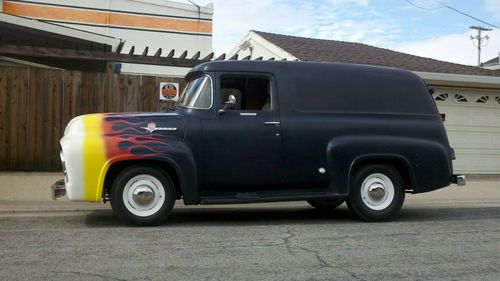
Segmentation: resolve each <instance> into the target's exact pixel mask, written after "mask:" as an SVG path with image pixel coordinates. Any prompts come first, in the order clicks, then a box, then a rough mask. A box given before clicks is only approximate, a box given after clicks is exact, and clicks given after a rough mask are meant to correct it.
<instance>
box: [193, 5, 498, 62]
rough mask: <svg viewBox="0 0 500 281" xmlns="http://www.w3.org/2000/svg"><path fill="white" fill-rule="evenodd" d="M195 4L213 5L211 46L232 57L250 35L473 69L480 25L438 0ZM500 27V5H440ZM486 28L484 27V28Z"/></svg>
mask: <svg viewBox="0 0 500 281" xmlns="http://www.w3.org/2000/svg"><path fill="white" fill-rule="evenodd" d="M411 1H412V2H413V3H414V4H416V5H418V6H422V7H424V8H427V9H432V10H423V9H419V8H416V7H413V6H411V5H410V4H409V3H408V2H407V1H405V0H377V1H375V0H314V1H305V0H304V1H292V0H213V1H211V0H194V2H196V3H198V4H200V5H205V4H207V3H209V2H213V3H214V37H213V46H214V51H215V52H216V53H222V52H228V51H230V50H231V49H232V48H233V47H234V46H236V45H237V44H238V42H239V41H240V40H241V39H242V38H243V37H244V36H245V35H246V33H247V32H248V31H249V30H251V29H254V30H260V31H267V32H274V33H281V34H289V35H297V36H305V37H313V38H321V39H333V40H342V41H352V42H360V43H366V44H370V45H374V46H378V47H384V48H389V49H393V50H398V51H403V52H406V53H411V54H416V55H421V56H426V57H432V58H436V59H441V60H447V61H452V62H457V63H462V64H475V62H476V59H477V52H475V47H474V46H473V44H472V41H471V40H470V38H469V36H470V35H471V34H473V32H472V31H471V30H469V26H471V25H479V24H481V23H479V22H477V21H475V20H473V19H470V18H468V17H465V16H463V15H460V14H458V13H456V12H453V11H451V10H449V9H446V8H443V7H442V6H441V5H439V4H438V3H436V2H435V1H434V0H411ZM184 2H187V1H184ZM441 2H443V3H446V4H447V5H450V6H453V7H454V8H457V9H459V10H462V11H464V12H466V13H469V14H472V15H474V16H476V17H479V18H481V19H483V20H485V21H488V22H491V23H493V24H495V25H497V26H500V0H476V1H465V0H441ZM482 25H484V24H482ZM489 36H490V40H489V43H488V45H487V46H486V47H485V48H484V52H483V56H482V57H483V61H484V60H486V59H490V58H492V57H493V56H496V55H498V52H500V30H498V29H495V30H494V31H492V32H489Z"/></svg>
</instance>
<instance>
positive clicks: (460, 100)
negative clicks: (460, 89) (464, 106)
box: [455, 94, 467, 102]
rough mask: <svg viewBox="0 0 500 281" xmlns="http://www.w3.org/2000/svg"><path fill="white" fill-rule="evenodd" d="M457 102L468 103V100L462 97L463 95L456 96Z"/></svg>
mask: <svg viewBox="0 0 500 281" xmlns="http://www.w3.org/2000/svg"><path fill="white" fill-rule="evenodd" d="M455 101H458V102H467V99H466V98H465V97H464V96H463V95H461V94H455Z"/></svg>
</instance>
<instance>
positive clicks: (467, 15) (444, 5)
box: [406, 0, 500, 29]
mask: <svg viewBox="0 0 500 281" xmlns="http://www.w3.org/2000/svg"><path fill="white" fill-rule="evenodd" d="M433 1H434V2H436V3H438V4H439V5H441V6H442V7H444V8H447V9H450V10H452V11H454V12H456V13H459V14H461V15H463V16H466V17H469V18H471V19H474V20H476V21H479V22H481V23H484V24H486V25H489V26H491V27H494V28H498V29H500V27H498V26H497V25H494V24H492V23H489V22H487V21H484V20H482V19H479V18H477V17H475V16H472V15H469V14H467V13H465V12H462V11H460V10H458V9H456V8H453V7H451V6H450V5H447V4H445V3H443V2H441V1H438V0H433ZM406 2H408V3H409V4H410V5H412V6H414V7H416V8H419V9H422V10H427V11H430V10H437V9H439V8H442V7H437V8H426V7H421V6H419V5H416V4H415V3H413V2H412V1H410V0H406Z"/></svg>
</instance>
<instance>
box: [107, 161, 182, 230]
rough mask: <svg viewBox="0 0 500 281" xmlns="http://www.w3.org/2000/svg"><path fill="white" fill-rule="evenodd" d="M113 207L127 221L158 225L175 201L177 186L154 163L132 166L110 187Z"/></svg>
mask: <svg viewBox="0 0 500 281" xmlns="http://www.w3.org/2000/svg"><path fill="white" fill-rule="evenodd" d="M110 195H111V196H110V199H111V207H112V208H113V212H114V213H115V214H116V215H117V216H118V217H119V218H120V219H121V220H122V221H124V222H126V223H128V224H132V225H140V226H147V225H158V224H160V223H161V222H162V221H163V220H165V219H166V218H167V216H168V215H169V213H170V211H171V210H172V208H173V206H174V203H175V187H174V184H173V181H172V179H171V178H170V176H169V175H168V174H166V173H165V172H163V171H162V170H160V169H158V168H156V167H153V166H131V167H129V168H126V169H125V170H123V171H122V172H121V173H120V174H119V175H118V176H117V178H116V179H115V181H114V182H113V185H112V187H111V194H110Z"/></svg>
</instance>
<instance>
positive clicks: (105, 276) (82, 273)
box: [53, 271, 128, 281]
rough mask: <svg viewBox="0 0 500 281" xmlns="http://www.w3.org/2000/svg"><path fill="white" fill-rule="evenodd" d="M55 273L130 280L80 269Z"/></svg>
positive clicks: (121, 280)
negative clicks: (80, 270)
mask: <svg viewBox="0 0 500 281" xmlns="http://www.w3.org/2000/svg"><path fill="white" fill-rule="evenodd" d="M53 272H54V273H55V274H73V275H79V276H91V277H99V278H102V279H104V280H117V281H128V280H127V279H120V278H117V277H113V276H108V275H104V274H95V273H86V272H79V271H53Z"/></svg>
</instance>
